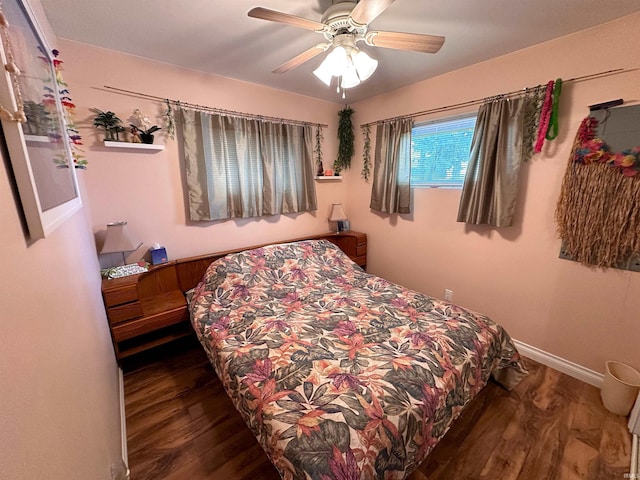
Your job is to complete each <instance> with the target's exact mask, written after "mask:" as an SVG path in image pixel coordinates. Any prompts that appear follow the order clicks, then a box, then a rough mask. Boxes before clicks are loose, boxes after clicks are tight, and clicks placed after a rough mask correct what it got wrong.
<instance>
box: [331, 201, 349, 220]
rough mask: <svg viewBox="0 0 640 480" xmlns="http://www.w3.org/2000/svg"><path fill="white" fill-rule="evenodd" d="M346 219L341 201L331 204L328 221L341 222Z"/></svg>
mask: <svg viewBox="0 0 640 480" xmlns="http://www.w3.org/2000/svg"><path fill="white" fill-rule="evenodd" d="M346 219H347V214H346V213H344V209H343V208H342V204H341V203H334V204H333V205H331V214H330V215H329V221H330V222H341V221H343V220H346Z"/></svg>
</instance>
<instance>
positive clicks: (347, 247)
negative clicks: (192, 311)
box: [102, 231, 367, 362]
mask: <svg viewBox="0 0 640 480" xmlns="http://www.w3.org/2000/svg"><path fill="white" fill-rule="evenodd" d="M321 239H323V240H328V241H330V242H332V243H334V244H335V245H337V246H338V247H339V248H340V249H341V250H342V251H343V252H344V253H346V254H347V255H348V256H349V257H350V258H351V259H352V260H353V261H354V262H355V263H357V264H358V265H360V266H361V267H362V268H366V265H367V236H366V234H364V233H359V232H352V231H348V232H340V233H327V234H320V235H311V236H307V237H302V238H295V239H291V240H285V241H284V242H295V241H301V240H321ZM271 243H277V242H271ZM261 246H264V244H261V245H254V246H251V247H245V248H241V249H235V250H228V251H224V252H217V253H211V254H207V255H200V256H197V257H189V258H181V259H178V260H172V261H170V262H168V263H165V264H162V265H157V266H152V267H150V269H149V271H148V272H145V273H141V274H136V275H130V276H128V277H122V278H114V279H105V280H103V281H102V299H103V301H104V306H105V309H106V312H107V319H108V321H109V329H110V331H111V339H112V340H113V347H114V350H115V353H116V358H117V359H118V361H119V362H120V361H121V360H122V359H125V358H127V357H129V356H131V355H135V354H137V353H140V352H143V351H145V350H148V349H150V348H153V347H156V346H159V345H162V344H165V343H168V342H171V341H173V340H177V339H179V338H182V337H185V336H187V335H190V334H192V333H193V331H192V329H191V325H190V323H189V312H188V309H187V301H186V298H185V292H186V291H188V290H189V289H191V288H193V287H195V286H196V285H197V284H198V282H199V281H200V279H201V278H202V277H203V275H204V273H205V271H206V269H207V267H208V266H209V265H210V264H211V262H213V261H215V260H217V259H218V258H221V257H223V256H225V255H227V254H229V253H235V252H239V251H242V250H247V249H250V248H257V247H261Z"/></svg>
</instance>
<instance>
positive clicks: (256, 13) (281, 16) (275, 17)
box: [247, 7, 328, 32]
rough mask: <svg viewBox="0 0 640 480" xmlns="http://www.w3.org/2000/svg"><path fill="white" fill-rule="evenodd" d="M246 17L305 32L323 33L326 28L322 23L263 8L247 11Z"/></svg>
mask: <svg viewBox="0 0 640 480" xmlns="http://www.w3.org/2000/svg"><path fill="white" fill-rule="evenodd" d="M247 15H249V16H250V17H253V18H261V19H262V20H268V21H270V22H278V23H285V24H287V25H293V26H294V27H298V28H304V29H305V30H313V31H314V32H323V31H325V30H326V29H327V28H328V27H327V25H325V24H324V23H320V22H316V21H315V20H309V19H307V18H302V17H296V16H295V15H289V14H288V13H282V12H277V11H275V10H270V9H268V8H263V7H255V8H252V9H251V10H249V12H248V13H247Z"/></svg>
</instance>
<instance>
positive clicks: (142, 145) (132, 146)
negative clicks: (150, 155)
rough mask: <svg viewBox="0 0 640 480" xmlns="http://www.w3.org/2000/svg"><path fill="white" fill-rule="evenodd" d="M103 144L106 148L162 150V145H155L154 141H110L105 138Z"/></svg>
mask: <svg viewBox="0 0 640 480" xmlns="http://www.w3.org/2000/svg"><path fill="white" fill-rule="evenodd" d="M104 146H105V147H107V148H126V149H130V150H152V151H156V152H159V151H161V150H164V145H156V144H154V143H131V142H110V141H108V140H105V141H104Z"/></svg>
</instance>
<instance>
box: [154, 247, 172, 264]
mask: <svg viewBox="0 0 640 480" xmlns="http://www.w3.org/2000/svg"><path fill="white" fill-rule="evenodd" d="M150 252H151V263H152V264H153V265H159V264H161V263H167V260H168V259H167V249H166V248H164V247H160V248H152V249H151V250H150Z"/></svg>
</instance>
